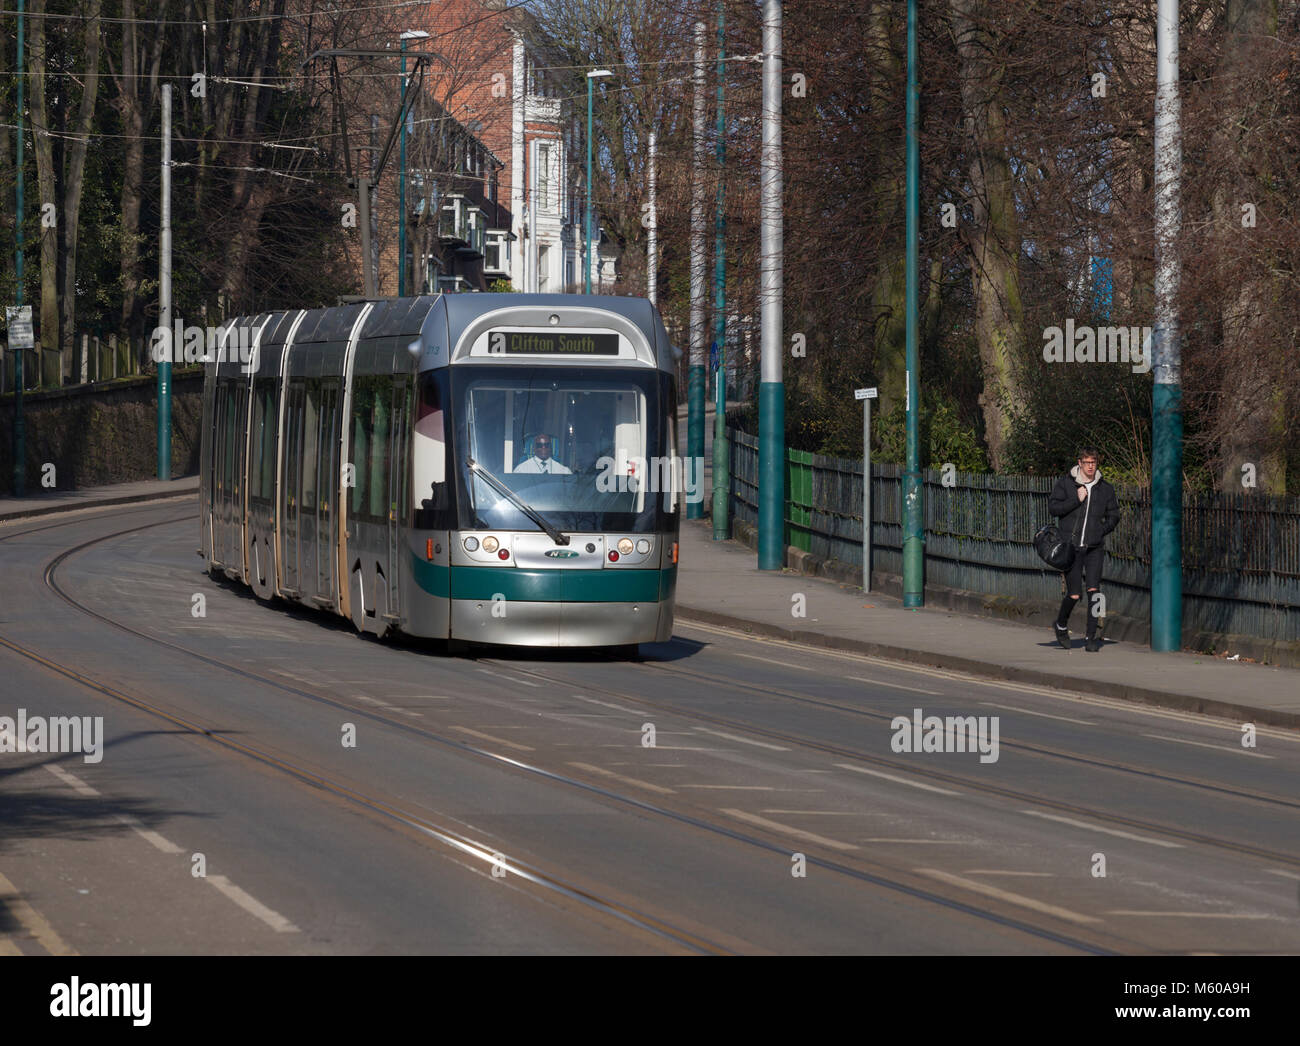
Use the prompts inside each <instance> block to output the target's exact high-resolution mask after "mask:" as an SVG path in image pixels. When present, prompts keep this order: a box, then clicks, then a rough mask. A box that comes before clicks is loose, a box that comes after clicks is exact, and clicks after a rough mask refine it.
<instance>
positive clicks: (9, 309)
mask: <svg viewBox="0 0 1300 1046" xmlns="http://www.w3.org/2000/svg"><path fill="white" fill-rule="evenodd" d="M5 320H6V322H7V323H8V325H9V348H11V349H34V348H36V341H35V340H34V339H33V337H32V307H31V306H30V305H20V306H18V307H17V308H15V307H14V306H12V305H7V306H5Z"/></svg>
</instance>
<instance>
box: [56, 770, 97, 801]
mask: <svg viewBox="0 0 1300 1046" xmlns="http://www.w3.org/2000/svg"><path fill="white" fill-rule="evenodd" d="M45 769H46V770H48V771H49V772H50V773H52V774H53V775H54V776H55V777H57V778H58V779H59V780H60V781H62V782H63V783H64V784H65V785H67V786H68V787H69V788H71V789H72V790H73V791H74V792H76V793H77V794H78V795H99V792H98V791H96V790H95V789H94V788H91V787H90V785H88V784H86V782H85V781H83V780H82V779H81V778H79V777H77V776H75V775H73V774H70V773H68V771H66V770H65V769H63V767H61V766H58V765H56V764H54V763H46V764H45Z"/></svg>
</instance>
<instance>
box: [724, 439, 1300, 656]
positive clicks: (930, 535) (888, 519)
mask: <svg viewBox="0 0 1300 1046" xmlns="http://www.w3.org/2000/svg"><path fill="white" fill-rule="evenodd" d="M729 432H730V435H731V511H732V514H733V516H734V517H735V518H737V519H741V520H744V521H746V522H748V523H751V524H753V525H755V526H756V525H757V522H758V511H757V506H758V486H757V480H758V440H757V438H756V437H754V436H750V435H747V434H745V433H743V432H736V431H735V430H729ZM871 471H872V477H871V511H872V516H873V517H874V519H873V520H872V527H871V535H872V549H873V556H872V567H873V570H875V571H881V572H883V573H887V574H901V573H902V537H903V528H902V516H901V511H902V471H903V470H902V467H901V466H899V465H891V464H873V466H872V470H871ZM948 480H949V484H950V485H949V484H945V483H944V482H943V474H942V473H940V472H937V471H934V470H926V471H925V472H924V473H923V481H924V488H925V498H924V504H925V524H924V525H925V561H926V565H925V570H926V584H929V585H942V586H944V587H947V588H954V589H963V590H966V591H971V592H978V593H983V594H986V595H1002V596H1010V597H1012V598H1014V599H1025V600H1046V601H1051V602H1055V601H1057V600H1059V599H1060V592H1061V590H1060V580H1059V574H1058V573H1057V572H1056V571H1053V570H1051V569H1049V568H1048V567H1046V566H1045V565H1044V564H1043V563H1042V561H1041V560H1040V559H1039V558H1038V556H1037V555H1036V554H1035V552H1034V548H1033V544H1032V539H1033V536H1034V533H1035V532H1036V531H1037V530H1038V528H1039V527H1041V526H1042V525H1043V524H1044V523H1049V522H1053V517H1052V515H1051V514H1050V513H1049V512H1048V510H1047V499H1048V495H1049V494H1050V492H1051V489H1052V485H1053V483H1054V482H1055V477H1042V476H992V475H984V474H975V473H960V472H959V473H956V474H955V475H950V476H949V477H948ZM786 492H787V495H786V510H785V521H786V535H785V539H786V544H789V545H792V546H794V547H796V548H801V549H804V550H805V551H808V552H811V553H812V554H814V555H817V556H822V557H824V558H827V559H837V560H840V561H842V562H845V563H852V564H856V565H857V566H859V567H861V565H862V462H861V461H853V460H849V459H844V458H832V457H824V456H822V455H819V454H810V453H807V452H806V451H797V450H790V451H787V452H786ZM1115 494H1116V497H1117V498H1118V499H1119V505H1120V523H1119V526H1118V527H1117V528H1116V529H1115V531H1114V532H1113V533H1112V534H1111V535H1110V537H1108V538H1107V540H1106V550H1107V553H1108V554H1107V557H1106V568H1105V575H1104V576H1105V591H1106V597H1107V609H1108V611H1109V612H1110V613H1114V614H1120V615H1124V616H1126V617H1131V618H1135V619H1138V620H1148V619H1149V617H1150V609H1151V547H1150V541H1151V495H1150V492H1149V491H1147V490H1142V489H1138V488H1121V487H1116V488H1115ZM1183 628H1184V631H1187V632H1189V633H1194V632H1202V631H1203V632H1211V633H1218V634H1235V635H1248V636H1256V637H1259V638H1261V639H1268V640H1282V641H1288V642H1289V641H1295V640H1297V639H1300V498H1297V497H1290V498H1277V497H1268V496H1265V495H1259V494H1252V495H1246V494H1244V493H1243V494H1235V495H1226V494H1210V495H1185V496H1184V498H1183Z"/></svg>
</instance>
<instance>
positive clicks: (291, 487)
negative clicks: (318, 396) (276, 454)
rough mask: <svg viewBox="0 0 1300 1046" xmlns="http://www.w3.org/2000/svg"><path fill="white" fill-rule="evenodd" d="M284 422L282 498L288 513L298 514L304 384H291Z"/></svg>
mask: <svg viewBox="0 0 1300 1046" xmlns="http://www.w3.org/2000/svg"><path fill="white" fill-rule="evenodd" d="M287 395H288V397H289V400H288V404H287V406H286V410H285V420H284V442H285V450H284V489H283V492H282V494H281V497H282V498H283V499H284V508H285V511H286V512H287V513H294V514H295V515H296V514H297V512H298V464H299V461H298V459H299V455H300V453H301V451H302V404H303V387H302V382H300V381H299V382H294V383H292V384H290V386H289V390H288V393H287Z"/></svg>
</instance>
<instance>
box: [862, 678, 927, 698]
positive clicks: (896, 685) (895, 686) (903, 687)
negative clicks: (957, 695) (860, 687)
mask: <svg viewBox="0 0 1300 1046" xmlns="http://www.w3.org/2000/svg"><path fill="white" fill-rule="evenodd" d="M849 678H850V679H853V680H856V681H857V682H859V683H872V684H874V685H876V686H887V687H892V688H893V689H894V690H911V691H913V692H915V693H918V694H929V695H931V696H932V697H942V696H943V695H942V694H940V692H939V691H938V690H926V689H925V688H924V687H919V686H908V685H907V684H906V683H887V682H885V681H884V680H883V679H868V678H867V677H866V676H849Z"/></svg>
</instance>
